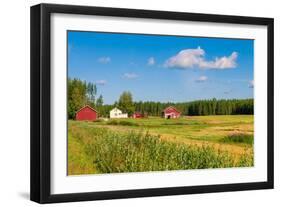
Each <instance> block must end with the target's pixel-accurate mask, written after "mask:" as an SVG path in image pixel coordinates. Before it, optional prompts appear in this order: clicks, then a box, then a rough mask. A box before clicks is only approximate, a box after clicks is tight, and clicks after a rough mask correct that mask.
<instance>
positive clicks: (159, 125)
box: [89, 115, 253, 142]
mask: <svg viewBox="0 0 281 207" xmlns="http://www.w3.org/2000/svg"><path fill="white" fill-rule="evenodd" d="M89 124H91V125H93V126H96V125H99V126H105V127H110V128H111V129H113V128H114V130H125V131H130V130H135V131H139V130H140V129H141V130H144V131H147V130H148V131H149V132H150V133H151V134H160V135H165V136H171V137H177V138H178V139H193V140H204V141H212V142H220V140H221V139H222V138H224V137H227V136H228V135H230V134H234V133H241V134H253V116H252V115H226V116H192V117H181V118H179V119H169V120H168V119H163V118H160V117H149V118H142V119H131V118H127V119H113V120H111V119H110V120H108V121H102V122H92V123H89Z"/></svg>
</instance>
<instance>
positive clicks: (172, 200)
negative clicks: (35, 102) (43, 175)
mask: <svg viewBox="0 0 281 207" xmlns="http://www.w3.org/2000/svg"><path fill="white" fill-rule="evenodd" d="M40 2H45V3H52V2H53V3H68V4H82V5H94V6H111V7H128V8H137V9H156V10H172V11H185V12H200V13H218V14H231V15H245V16H264V17H274V18H275V37H276V38H275V48H279V49H278V50H275V57H281V54H280V46H281V44H280V37H281V13H280V5H278V1H277V0H276V1H270V0H267V1H245V0H235V1H226V0H212V1H204V0H196V1H187V0H182V1H181V0H170V1H163V0H162V1H160V0H159V1H151V0H135V1H132V0H123V1H121V0H107V1H104V0H99V1H94V0H88V1H87V0H80V1H78V0H76V1H75V0H69V1H62V0H57V1H54V0H49V1H44V0H42V1H36V0H31V1H23V0H19V1H12V0H11V1H8V0H4V1H2V2H1V12H0V17H1V18H0V22H1V27H0V28H1V32H0V53H1V56H0V57H1V61H0V94H1V96H0V98H1V101H0V109H1V117H0V122H1V124H0V134H1V136H0V141H1V142H0V143H1V144H0V166H1V167H0V197H1V198H0V206H36V204H35V203H33V202H31V201H29V200H28V197H29V95H30V94H29V7H30V6H31V5H34V4H37V3H40ZM280 64H281V60H280V59H278V58H275V105H276V106H278V105H279V107H276V108H275V129H276V131H275V163H276V165H275V175H276V177H275V190H259V191H247V192H231V193H213V194H204V195H200V194H199V195H183V196H173V197H154V198H138V199H125V200H124V199H123V200H115V201H98V202H83V203H79V204H78V203H71V204H66V203H64V204H55V205H53V206H78V205H79V206H93V205H96V206H123V207H125V206H150V205H151V206H152V205H155V206H158V205H159V206H187V205H188V206H216V207H219V206H228V207H231V206H235V207H237V206H246V205H248V206H257V205H258V206H266V205H268V206H269V205H270V203H272V204H273V205H272V206H274V203H280V202H281V196H280V195H281V186H280V185H281V181H280V177H281V172H280V170H281V161H280V160H281V159H280V158H281V153H280V144H281V141H280V135H281V131H280V129H281V128H280V126H279V125H280V118H281V113H280V106H281V100H280V90H281V74H280V73H281V72H280V70H279V69H280V68H281V65H280ZM10 107H16V108H17V115H15V114H11V113H10ZM279 205H280V204H279ZM275 206H276V205H275Z"/></svg>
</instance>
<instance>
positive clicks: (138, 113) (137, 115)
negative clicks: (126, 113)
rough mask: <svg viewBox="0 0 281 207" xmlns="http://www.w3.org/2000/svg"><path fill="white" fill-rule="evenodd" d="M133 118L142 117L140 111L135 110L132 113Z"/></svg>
mask: <svg viewBox="0 0 281 207" xmlns="http://www.w3.org/2000/svg"><path fill="white" fill-rule="evenodd" d="M133 118H134V119H139V118H143V114H141V113H140V112H135V113H133Z"/></svg>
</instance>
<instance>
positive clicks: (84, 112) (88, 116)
mask: <svg viewBox="0 0 281 207" xmlns="http://www.w3.org/2000/svg"><path fill="white" fill-rule="evenodd" d="M97 118H98V112H97V111H96V110H95V109H93V108H92V107H90V106H89V105H86V106H84V107H82V108H81V109H79V110H78V111H77V112H76V115H75V119H76V120H78V121H95V120H97Z"/></svg>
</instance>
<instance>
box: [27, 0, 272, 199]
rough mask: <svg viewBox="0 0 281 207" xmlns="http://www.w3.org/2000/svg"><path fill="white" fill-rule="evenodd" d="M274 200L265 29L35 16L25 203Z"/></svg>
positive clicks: (48, 13) (75, 12) (148, 18)
mask: <svg viewBox="0 0 281 207" xmlns="http://www.w3.org/2000/svg"><path fill="white" fill-rule="evenodd" d="M270 188H273V19H271V18H260V17H241V16H225V15H213V14H194V13H179V12H168V11H149V10H134V9H119V8H102V7H86V6H70V5H54V4H40V5H36V6H33V7H31V200H33V201H36V202H39V203H52V202H68V201H85V200H100V199H117V198H132V197H145V196H163V195H178V194H193V193H209V192H223V191H238V190H254V189H270Z"/></svg>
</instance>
